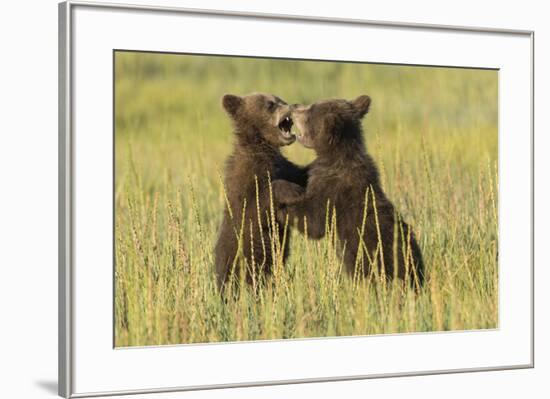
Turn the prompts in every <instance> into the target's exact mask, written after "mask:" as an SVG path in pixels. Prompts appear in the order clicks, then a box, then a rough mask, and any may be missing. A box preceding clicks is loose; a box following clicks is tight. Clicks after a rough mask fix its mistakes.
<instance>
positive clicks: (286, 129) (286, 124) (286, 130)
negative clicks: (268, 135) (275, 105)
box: [278, 116, 294, 138]
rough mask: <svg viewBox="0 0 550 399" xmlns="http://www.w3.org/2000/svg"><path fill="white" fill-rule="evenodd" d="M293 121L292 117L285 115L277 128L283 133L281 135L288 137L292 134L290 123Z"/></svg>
mask: <svg viewBox="0 0 550 399" xmlns="http://www.w3.org/2000/svg"><path fill="white" fill-rule="evenodd" d="M293 124H294V122H292V119H291V118H290V116H285V117H284V118H283V120H282V121H281V122H279V125H278V126H279V130H280V131H281V132H282V133H283V137H285V138H290V137H292V136H293V134H292V125H293Z"/></svg>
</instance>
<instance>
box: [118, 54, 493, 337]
mask: <svg viewBox="0 0 550 399" xmlns="http://www.w3.org/2000/svg"><path fill="white" fill-rule="evenodd" d="M497 87H498V75H497V72H496V71H487V70H468V69H452V68H425V67H405V66H391V65H367V64H348V63H324V62H323V63H322V62H301V61H286V60H285V61H283V60H268V59H243V58H227V57H202V56H190V55H167V54H145V53H125V52H117V54H116V58H115V343H116V346H135V345H139V346H143V345H161V344H180V343H198V342H219V341H240V340H263V339H281V338H304V337H325V336H348V335H368V334H381V333H401V332H419V331H442V330H465V329H486V328H495V327H498V263H497V249H498V213H497V212H498V198H497V193H498V170H497V161H498V158H497V157H498V135H497V109H498V104H497V97H498V96H497ZM250 92H268V93H274V94H276V95H278V96H280V97H282V98H283V99H286V100H287V101H288V102H293V103H294V102H300V103H308V102H313V101H316V100H318V99H322V98H353V97H355V96H357V95H360V94H368V95H370V96H371V97H372V99H373V105H372V107H371V110H370V112H369V114H368V115H367V116H366V118H365V120H364V122H363V126H364V129H365V138H366V143H367V150H368V151H369V153H370V154H371V155H372V156H373V157H374V159H375V161H376V162H377V165H378V166H379V169H380V172H381V177H382V182H383V186H384V189H385V190H386V193H387V194H388V196H389V198H390V199H391V200H392V201H393V202H394V204H395V205H396V207H397V209H399V211H400V212H401V214H402V215H403V216H404V218H405V220H406V221H407V222H408V223H409V224H411V225H412V226H413V228H414V230H415V234H416V235H417V238H418V240H419V244H420V246H421V248H422V252H423V256H424V262H425V265H426V284H425V286H424V287H423V288H422V290H421V291H420V292H419V293H415V291H414V290H413V289H411V288H408V287H404V286H403V285H402V284H399V283H397V282H396V283H390V284H380V283H379V282H378V281H376V280H373V279H362V280H354V279H352V278H350V276H348V275H347V274H346V273H343V272H342V261H341V256H340V255H341V254H340V253H339V250H338V246H337V245H336V242H335V240H336V239H337V238H336V237H335V236H334V235H331V234H328V235H327V237H325V238H324V239H322V240H308V239H306V238H305V237H304V236H303V235H301V234H300V233H299V232H297V231H293V232H292V241H291V256H290V257H289V259H288V262H287V263H286V264H285V265H284V267H282V266H281V267H278V268H277V269H276V273H275V275H274V276H273V278H272V279H271V280H270V282H269V283H268V284H264V285H261V287H260V288H259V289H256V290H254V289H251V288H248V287H246V288H244V289H241V290H239V291H238V295H237V297H236V298H235V299H230V300H227V301H223V300H221V298H220V295H219V293H218V291H217V287H216V279H215V274H214V257H213V247H214V245H215V242H216V239H217V235H218V228H219V225H220V222H221V216H222V211H223V207H224V202H225V199H224V192H223V184H222V178H221V176H222V175H223V168H224V160H225V158H226V157H227V156H228V155H229V153H230V151H231V148H232V142H233V137H232V133H231V132H232V129H231V124H230V121H229V119H228V117H227V116H226V115H225V113H224V112H223V110H222V107H221V105H220V99H221V96H222V95H223V94H224V93H235V94H247V93H250ZM284 152H285V154H286V155H287V156H288V157H289V158H290V159H291V160H292V161H294V162H296V163H299V164H306V163H308V162H309V161H311V160H312V159H313V158H314V154H313V153H312V152H311V151H309V150H306V149H304V148H303V147H301V146H299V145H298V144H294V145H292V146H289V147H287V148H285V149H284ZM358 224H360V221H358Z"/></svg>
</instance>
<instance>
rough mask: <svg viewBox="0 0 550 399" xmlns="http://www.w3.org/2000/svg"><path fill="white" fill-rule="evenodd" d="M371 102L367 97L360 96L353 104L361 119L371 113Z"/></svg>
mask: <svg viewBox="0 0 550 399" xmlns="http://www.w3.org/2000/svg"><path fill="white" fill-rule="evenodd" d="M370 102H371V99H370V97H369V96H367V95H362V96H359V97H357V98H356V99H355V100H353V101H352V102H351V103H352V104H353V106H354V107H355V109H356V110H357V114H358V115H359V118H362V117H364V116H365V115H366V114H367V112H369V108H370Z"/></svg>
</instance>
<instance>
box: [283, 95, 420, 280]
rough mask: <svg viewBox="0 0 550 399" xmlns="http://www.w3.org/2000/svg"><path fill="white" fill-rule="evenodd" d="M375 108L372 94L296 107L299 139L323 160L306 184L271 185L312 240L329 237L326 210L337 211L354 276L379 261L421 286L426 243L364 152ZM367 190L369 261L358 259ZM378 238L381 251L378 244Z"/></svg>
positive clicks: (311, 169)
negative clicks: (367, 119) (366, 125)
mask: <svg viewBox="0 0 550 399" xmlns="http://www.w3.org/2000/svg"><path fill="white" fill-rule="evenodd" d="M369 107H370V98H369V97H368V96H360V97H358V98H357V99H355V100H353V101H346V100H327V101H320V102H317V103H314V104H312V105H310V106H307V107H304V106H296V107H295V109H294V110H293V112H292V117H293V120H294V123H295V124H296V125H297V126H298V129H299V130H300V133H301V134H299V135H298V140H299V141H300V142H301V143H302V144H303V145H304V146H306V147H310V148H313V149H314V150H315V152H316V153H317V159H316V160H315V161H314V162H313V163H312V164H311V165H310V166H309V172H308V182H307V189H303V188H302V187H300V186H299V185H296V184H294V183H292V182H288V181H282V180H278V181H274V182H273V192H274V195H275V198H276V200H277V201H278V202H279V203H281V204H283V208H281V209H282V210H281V211H280V213H282V214H284V213H288V214H289V215H290V216H291V218H293V219H294V220H296V221H297V227H298V228H299V229H300V230H301V231H302V232H304V230H305V224H306V223H307V233H308V236H309V237H310V238H321V237H323V236H324V235H325V228H326V220H327V219H326V218H327V209H328V210H329V211H330V212H331V213H332V212H335V214H336V215H335V216H336V230H337V234H338V237H339V241H340V243H341V245H342V249H344V263H345V267H346V270H347V271H348V272H349V273H350V274H351V275H354V274H355V273H356V270H358V271H359V272H360V273H362V274H363V275H368V274H369V273H370V272H371V271H372V266H373V265H374V264H376V265H378V266H377V267H378V271H379V272H383V273H385V274H386V276H387V277H388V278H391V277H393V276H397V277H399V278H401V279H404V278H406V276H407V273H409V274H408V276H409V277H410V278H411V282H415V281H416V282H417V283H418V285H421V284H422V283H423V279H424V265H423V261H422V254H421V252H420V247H419V246H418V244H417V242H416V239H415V236H414V234H413V232H412V229H411V228H410V227H409V225H407V224H406V223H405V222H404V221H403V220H402V218H401V217H400V216H399V214H398V213H397V211H396V210H395V208H394V206H393V204H392V203H391V202H390V200H389V199H388V198H387V197H386V195H385V193H384V191H383V190H382V186H381V183H380V178H379V174H378V170H377V168H376V165H375V163H374V161H373V159H372V158H371V157H370V155H369V154H367V152H366V150H365V145H364V143H363V135H362V127H361V119H362V118H363V116H364V115H365V114H366V113H367V112H368V109H369ZM367 189H368V194H367V195H368V206H367V217H366V220H365V224H364V229H363V235H362V239H363V242H364V245H365V247H366V250H367V252H368V255H369V256H370V257H371V262H369V261H368V258H367V256H362V257H359V259H357V258H358V257H357V255H358V250H359V244H360V239H359V238H360V236H361V234H360V232H361V228H362V221H363V213H364V207H365V194H366V191H367ZM327 202H328V208H327ZM374 202H376V212H375V209H374V206H373V203H374ZM377 220H378V222H377ZM395 227H397V229H396V228H395ZM379 237H380V240H379ZM394 239H395V241H394ZM379 242H381V243H382V245H381V248H378V247H379V245H378V243H379ZM394 242H395V245H394ZM363 248H364V247H363ZM395 255H396V256H395ZM356 261H357V263H356ZM381 265H384V267H383V268H382V267H381ZM356 267H357V269H356Z"/></svg>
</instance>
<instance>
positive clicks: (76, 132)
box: [59, 1, 534, 397]
mask: <svg viewBox="0 0 550 399" xmlns="http://www.w3.org/2000/svg"><path fill="white" fill-rule="evenodd" d="M99 21H101V22H102V27H103V29H102V31H101V32H97V30H94V29H93V28H94V27H97V26H98V25H97V24H98V22H99ZM147 21H149V23H152V24H154V26H157V27H158V26H161V25H160V24H161V23H165V25H164V26H163V29H159V30H158V31H156V32H155V33H154V34H150V35H149V37H148V38H144V37H143V36H140V35H138V34H137V32H139V26H140V24H143V23H144V22H147ZM207 21H210V22H209V23H212V24H215V23H218V24H220V23H221V21H224V22H225V23H227V24H228V25H227V26H229V27H233V28H235V35H236V37H241V38H242V37H246V36H243V35H244V33H243V32H241V31H238V32H237V29H236V26H237V25H236V23H237V22H238V24H239V25H247V24H251V26H252V25H253V26H254V27H255V28H258V30H259V31H260V32H263V33H262V34H261V35H258V37H264V38H266V37H269V35H272V34H273V31H270V30H269V29H268V27H271V28H273V27H274V26H275V25H277V24H279V23H283V24H285V23H286V24H287V25H285V26H286V27H287V28H290V30H293V29H296V31H298V32H299V31H303V29H304V27H307V28H309V29H311V30H314V31H316V32H321V31H329V32H330V34H333V35H336V36H338V34H341V35H342V34H344V33H349V30H352V31H353V32H355V33H358V34H359V35H365V37H368V35H373V36H372V37H376V38H382V39H381V40H382V43H383V44H384V46H373V48H369V49H368V51H367V53H361V54H359V55H357V53H356V54H355V56H354V55H353V52H352V49H350V48H349V47H345V48H342V49H340V50H341V52H340V54H333V55H330V54H327V53H328V52H330V49H329V50H326V49H323V48H318V47H315V46H314V47H315V48H313V49H310V52H309V53H308V54H305V55H302V56H300V58H304V59H312V60H314V59H338V60H346V61H362V62H366V61H369V62H380V63H397V64H407V65H434V66H435V65H441V66H443V65H444V66H449V65H451V66H459V67H460V66H463V67H487V68H496V69H499V71H500V77H501V80H500V82H499V83H500V86H499V149H500V151H499V168H500V171H501V173H500V174H499V177H500V179H501V181H500V186H499V187H500V190H501V191H500V193H499V198H500V199H501V200H502V201H503V203H500V202H499V205H500V209H499V211H500V212H499V221H500V229H501V231H500V232H499V233H500V234H503V236H502V240H501V241H499V248H500V250H499V267H500V275H499V277H502V279H501V280H500V285H499V288H500V295H499V299H500V301H499V302H500V303H499V304H500V306H499V312H500V315H499V316H500V318H499V320H500V323H499V328H497V329H495V330H492V331H467V332H446V333H423V334H422V333H419V334H408V335H407V336H402V335H399V334H396V335H391V334H390V335H386V336H372V337H360V338H357V339H356V338H354V337H353V338H351V339H350V338H325V339H303V340H290V341H287V342H284V341H282V340H281V341H275V342H259V343H254V342H248V343H227V344H216V345H213V344H207V345H175V346H167V347H148V348H135V349H129V348H123V349H118V348H114V345H113V344H112V342H113V341H112V334H113V333H112V326H111V327H109V326H108V323H109V321H110V320H111V321H112V314H113V292H112V287H113V281H112V274H110V273H108V272H109V271H111V272H112V267H113V261H112V259H113V257H112V236H111V238H110V239H109V237H107V239H105V240H102V239H99V238H98V237H101V236H108V235H109V234H112V232H111V231H104V230H103V229H102V228H101V227H102V226H103V227H105V226H109V223H108V222H109V221H112V216H111V215H112V212H113V209H112V207H113V206H114V205H113V203H112V202H111V201H112V200H111V198H112V194H111V193H112V190H113V181H112V180H113V179H112V178H109V177H108V176H112V170H113V168H114V166H113V162H109V161H107V162H102V163H101V164H100V165H97V163H95V162H94V161H95V160H96V159H97V155H98V154H102V155H103V157H102V156H100V157H99V158H101V159H105V158H108V157H112V156H113V153H112V150H113V149H112V143H111V144H110V145H109V144H108V143H110V142H111V140H112V137H111V135H112V134H113V130H112V128H107V129H105V127H106V126H111V127H112V124H113V117H114V116H113V114H112V108H111V106H110V105H111V104H110V103H111V99H112V95H109V94H108V91H109V90H112V81H113V77H112V71H113V70H112V58H111V56H112V52H113V50H114V49H121V48H123V49H136V50H145V51H167V52H175V53H182V52H185V50H187V51H188V52H194V53H209V54H212V53H216V54H222V53H223V52H224V50H217V51H216V50H213V49H215V48H216V45H217V46H218V48H225V52H227V54H233V55H241V56H243V55H245V56H272V57H283V58H284V57H288V58H297V57H298V56H297V55H296V53H294V54H289V52H290V51H289V49H288V47H278V48H277V47H275V46H273V48H269V50H264V51H265V53H264V54H259V53H257V50H254V45H253V44H252V43H251V44H250V45H249V46H248V47H247V46H242V47H241V48H238V47H236V48H229V47H228V46H222V44H221V41H222V38H220V37H216V38H215V39H216V40H209V38H208V37H206V39H205V40H206V41H207V43H202V44H201V43H194V44H189V43H184V44H181V43H180V44H177V42H175V41H173V40H172V41H170V40H167V39H168V38H169V35H170V34H173V33H175V32H177V31H178V29H180V28H181V29H185V28H183V27H185V26H187V25H186V24H188V25H192V26H193V29H195V32H197V31H199V30H200V29H205V31H206V28H205V27H204V26H203V25H206V23H205V22H207ZM121 24H122V26H125V27H126V28H127V31H126V33H125V35H126V36H125V37H116V34H115V30H114V29H113V27H114V26H117V25H118V26H121ZM217 26H218V27H219V26H221V25H217ZM59 27H60V35H59V39H60V42H59V48H60V51H59V61H60V63H59V75H60V79H59V84H60V88H59V93H60V101H59V104H60V105H59V121H60V124H59V128H60V130H59V157H60V159H59V173H60V179H59V181H60V187H59V190H60V192H59V194H60V195H59V199H60V200H59V218H60V219H59V226H60V229H59V231H60V232H59V234H60V237H59V262H60V264H59V315H60V320H59V393H60V395H61V396H64V397H86V396H100V395H111V394H127V393H147V392H151V393H152V392H170V391H184V390H195V389H214V388H229V387H244V386H263V385H274V384H292V383H305V382H319V381H341V380H353V379H365V378H378V377H392V376H405V375H426V374H443V373H453V372H466V371H484V370H506V369H519V368H530V367H533V364H534V337H533V322H534V321H533V267H534V265H533V220H534V210H533V135H534V131H533V90H534V89H533V87H534V73H533V56H534V55H533V40H534V32H532V31H520V30H498V29H485V28H478V27H454V26H453V27H450V26H437V25H423V24H405V23H398V22H392V23H388V22H377V21H362V20H348V19H328V18H316V17H308V16H293V15H271V14H256V13H241V12H225V11H218V10H196V9H183V8H170V7H157V6H133V5H120V4H118V5H114V4H111V5H110V4H101V3H93V2H73V1H70V2H65V3H61V4H60V6H59ZM262 27H263V28H262ZM187 29H188V28H187ZM262 29H265V32H264V31H263V30H262ZM346 30H347V31H346ZM391 31H393V32H394V34H395V36H392V35H391ZM338 32H340V33H338ZM407 33H408V34H409V36H415V35H418V37H417V38H416V39H417V40H418V38H421V39H422V40H425V41H426V42H427V43H431V45H433V46H434V48H437V42H438V40H440V41H442V42H445V41H446V43H447V46H448V44H449V43H453V44H455V45H456V47H454V50H455V54H454V55H453V56H452V57H451V56H448V55H445V54H444V52H442V51H434V52H433V53H434V54H431V55H430V54H425V53H423V52H422V50H421V49H420V48H416V50H418V54H411V53H410V52H407V54H405V55H404V56H402V57H401V59H398V58H399V57H396V53H395V49H396V48H398V47H396V45H395V43H397V41H398V40H399V39H402V38H403V35H407ZM413 33H414V34H413ZM132 34H135V36H133V37H132ZM476 35H477V36H476ZM123 36H124V35H123ZM228 36H230V35H228ZM434 36H438V37H437V40H433V39H432V40H433V43H432V42H430V40H429V39H430V37H432V38H433V37H434ZM231 37H233V36H231ZM233 38H234V37H233ZM256 39H257V38H256ZM475 39H477V40H475ZM226 40H229V38H227V39H226ZM392 40H394V42H392ZM410 40H412V39H410ZM461 41H465V42H466V43H467V44H468V45H467V46H465V45H464V43H462V45H460V44H458V43H459V42H461ZM474 41H477V46H474V45H473V42H474ZM216 42H220V43H218V44H217V43H216ZM251 42H254V40H252V39H251ZM256 45H257V42H256ZM382 47H388V48H390V49H393V53H392V51H390V50H388V51H387V52H384V51H383V49H382ZM443 47H445V46H443ZM228 48H229V50H227V49H228ZM401 48H403V47H401ZM488 48H491V49H493V50H494V53H492V54H488V53H487V49H488ZM505 49H506V51H507V52H508V54H502V53H503V52H504V51H505ZM293 51H300V50H299V49H297V48H296V49H294V50H293ZM302 51H303V49H302ZM332 51H333V52H334V49H332ZM461 52H463V53H470V57H469V58H467V59H466V57H464V58H463V60H462V61H460V58H459V57H460V54H459V53H461ZM323 53H324V54H323ZM97 54H101V55H102V56H101V57H100V58H94V57H92V58H86V57H90V56H95V55H97ZM495 54H496V55H495ZM491 55H494V56H495V58H494V59H491ZM407 57H409V60H408V61H407V60H405V59H404V58H407ZM476 57H477V58H476ZM90 59H93V64H90V63H89V61H90ZM414 59H416V61H414ZM457 59H458V60H459V61H457ZM513 61H515V62H517V65H515V64H513ZM85 65H89V66H90V65H93V67H94V70H95V73H94V75H90V74H89V73H90V70H89V68H88V69H85V68H84V67H83V66H85ZM81 67H82V68H81ZM508 84H510V86H507V85H508ZM99 87H101V88H102V89H105V88H107V95H105V94H106V93H105V92H101V91H100V90H97V91H96V90H95V89H94V88H99ZM111 93H112V92H111ZM511 97H514V99H516V100H521V101H519V104H518V103H517V102H514V101H512V100H511ZM102 104H103V105H104V104H107V105H106V106H103V105H102ZM91 109H93V110H96V111H97V112H98V113H99V114H101V115H102V116H101V117H99V116H98V115H97V114H96V115H93V118H97V120H98V121H99V119H102V118H104V119H105V120H106V121H108V122H109V123H108V124H105V123H104V122H98V123H97V124H94V125H93V126H92V124H91V122H92V121H93V118H92V119H90V118H91V116H90V115H87V114H86V111H87V110H88V112H89V111H90V110H91ZM512 109H513V110H514V113H513V114H514V115H513V117H511V116H510V115H511V114H512V113H511V112H510V113H508V112H507V111H509V110H512ZM504 115H506V118H508V119H504ZM92 128H94V129H96V128H97V131H98V132H102V133H101V136H102V138H101V139H98V138H97V137H96V138H92V137H91V135H90V131H91V129H92ZM515 129H516V130H519V131H522V132H524V133H523V134H522V135H516V136H513V135H512V134H511V132H512V131H513V130H515ZM106 143H107V145H105V144H106ZM512 150H514V151H512ZM512 156H513V157H517V158H516V159H515V166H517V168H516V169H517V170H513V171H512V170H510V169H508V165H509V160H510V159H511V158H512ZM507 159H508V162H507ZM508 173H509V174H508ZM105 176H107V178H106V179H103V178H99V179H97V177H105ZM527 176H529V178H527ZM96 179H97V181H98V182H97V183H95V184H94V185H92V187H87V185H89V184H88V183H89V182H91V181H94V180H96ZM98 187H102V189H101V190H99V189H98ZM517 187H521V189H520V190H518V189H517ZM82 188H84V189H85V190H84V191H82ZM88 190H90V191H88ZM103 191H105V193H109V195H103V194H104V193H103ZM90 193H96V194H94V195H90ZM94 196H95V197H94ZM507 196H509V197H507ZM508 198H509V199H508ZM90 201H91V202H90ZM92 203H95V204H92ZM97 204H99V206H97V208H95V205H97ZM515 204H522V209H528V210H529V212H525V213H523V214H521V215H517V216H513V215H512V213H513V210H514V207H515V206H516V205H515ZM94 208H95V209H94ZM92 210H93V211H92ZM87 215H88V216H87ZM100 215H103V216H106V217H105V218H102V217H101V216H100ZM511 215H512V216H511ZM509 216H510V218H511V220H510V221H507V220H504V219H506V218H507V217H509ZM94 218H97V219H104V220H103V221H102V222H101V223H99V224H98V223H94V221H93V219H94ZM104 222H105V223H104ZM110 223H112V222H110ZM111 227H112V226H111ZM512 242H515V243H516V244H515V246H514V250H511V249H510V248H511V246H508V244H511V243H512ZM86 243H94V247H95V248H89V249H87V248H86ZM97 248H100V249H97ZM95 251H98V252H99V253H102V255H101V256H98V258H94V259H91V258H90V256H91V254H93V253H94V252H95ZM109 251H110V252H109ZM526 253H528V254H529V257H528V258H527V256H526V255H525V254H526ZM109 259H111V261H110V262H109ZM106 260H107V261H106ZM507 262H508V263H509V264H515V263H517V264H521V265H525V266H524V267H521V268H519V267H518V268H517V269H518V270H514V269H512V268H510V267H509V266H506V263H507ZM91 263H95V264H98V265H101V266H100V267H98V269H101V272H98V271H97V270H95V271H94V269H93V268H92V267H90V264H91ZM109 276H110V277H111V278H110V279H107V280H106V277H109ZM109 287H111V289H110V290H109V289H107V290H106V289H105V288H109ZM98 292H99V293H100V294H101V295H98ZM511 292H514V295H513V298H512V296H511ZM512 300H513V301H514V303H515V308H517V311H516V310H510V307H507V306H509V305H510V303H511V302H508V301H512ZM508 312H512V313H511V314H508ZM97 315H100V316H101V317H96V316H97ZM100 319H101V321H99V320H100ZM411 339H412V340H413V341H415V345H418V346H419V347H430V346H432V347H435V348H439V352H440V353H437V352H438V350H437V349H431V351H432V354H431V355H432V357H433V358H432V359H427V358H429V357H430V356H424V359H423V360H426V363H424V364H420V363H421V362H420V356H419V355H420V353H421V352H412V353H410V354H408V356H410V359H412V360H411V362H410V363H407V362H403V363H405V364H404V365H403V366H401V369H395V370H392V365H391V364H383V365H382V366H380V364H378V365H377V359H381V358H382V355H383V356H384V357H388V356H387V354H388V353H390V356H389V358H390V360H392V352H391V351H389V352H388V351H386V350H387V348H389V347H392V346H395V347H396V349H395V352H397V353H398V352H400V351H402V350H403V347H406V346H407V345H409V344H405V343H402V344H400V343H399V342H398V341H405V340H411ZM106 344H107V345H106ZM400 345H401V346H400ZM363 346H364V349H362V347H363ZM449 346H456V349H457V350H456V351H455V352H452V351H450V352H445V353H444V354H445V356H447V357H448V359H446V361H447V363H445V364H444V365H442V366H440V367H439V366H436V367H434V365H435V364H436V363H437V360H438V357H441V354H442V353H441V350H442V348H448V347H449ZM376 347H380V348H383V349H382V350H381V352H380V353H377V352H376V349H375V348H376ZM466 347H468V348H478V349H481V348H483V350H479V352H480V353H478V354H480V355H485V357H483V356H480V357H478V358H476V359H473V357H474V356H473V354H471V353H470V352H467V353H465V354H464V356H463V357H462V358H461V357H460V356H459V355H460V354H459V352H464V348H466ZM276 353H279V354H280V356H281V359H284V358H285V356H287V357H288V356H289V354H291V353H292V354H293V356H297V357H298V358H299V359H300V361H297V362H296V364H295V365H294V366H292V367H289V365H288V364H286V365H285V363H284V361H274V362H273V363H274V364H275V365H274V366H273V370H271V376H269V375H268V374H269V373H268V372H259V373H253V372H252V371H253V368H251V367H248V368H247V367H244V365H242V367H235V369H234V370H231V372H228V371H227V370H228V369H227V367H225V368H224V369H223V370H224V371H226V374H225V375H224V374H223V373H222V372H221V370H222V369H220V370H217V369H216V368H215V367H214V368H213V367H212V364H214V363H215V359H226V360H227V359H240V360H239V362H242V363H247V360H248V361H250V360H253V359H258V358H260V359H265V358H269V359H271V360H273V356H274V355H275V354H276ZM337 353H339V356H337V357H334V356H335V354H337ZM356 353H361V354H364V355H366V354H368V355H369V356H368V357H369V358H372V359H373V360H372V362H371V364H368V365H366V364H364V362H356V363H353V364H348V365H346V366H345V367H342V365H340V366H338V367H336V366H334V365H331V367H332V366H334V367H335V368H334V367H333V368H332V369H329V368H328V367H319V368H317V369H316V368H315V367H308V371H307V372H304V369H305V367H306V366H313V365H315V364H323V363H324V362H323V359H326V358H332V359H350V358H351V355H352V354H356ZM316 355H317V357H316ZM393 355H395V354H393ZM468 355H471V356H468ZM331 356H332V357H331ZM377 356H378V357H377ZM122 357H124V358H125V359H124V360H122V361H120V360H117V358H122ZM189 359H194V360H192V361H191V363H193V365H194V368H195V369H196V373H195V374H194V375H193V376H192V377H190V378H185V379H183V378H181V377H180V376H178V375H174V374H170V373H168V372H164V371H165V370H164V369H165V368H166V369H168V368H173V367H174V366H175V365H178V362H182V363H186V362H187V361H189ZM198 359H203V360H198ZM204 359H207V360H204ZM304 359H305V360H304ZM393 360H395V358H393ZM399 360H401V361H403V360H404V359H403V358H400V359H399ZM439 360H441V359H439ZM203 362H204V363H203ZM430 362H431V363H430ZM251 363H252V362H248V364H251ZM329 363H330V362H329ZM336 363H338V362H336ZM390 363H392V362H390ZM131 364H141V365H144V364H145V365H154V367H153V368H152V369H149V370H144V371H143V374H139V373H137V374H135V373H134V374H133V373H132V371H131V368H130V367H128V368H123V367H120V365H131ZM414 364H416V367H412V365H414ZM111 365H116V367H114V368H111ZM178 366H179V367H180V369H181V367H182V366H181V365H178ZM239 366H241V363H239ZM394 368H395V367H394ZM408 368H410V369H408ZM116 369H118V370H120V369H124V370H125V371H124V373H120V374H117V373H113V370H116ZM213 369H214V370H213ZM206 370H208V371H209V372H211V373H212V374H211V375H206ZM361 370H362V372H361ZM263 371H265V370H263ZM122 374H126V376H124V375H122ZM132 374H133V375H132ZM92 377H93V378H92ZM149 377H150V378H149ZM153 377H154V378H153Z"/></svg>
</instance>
